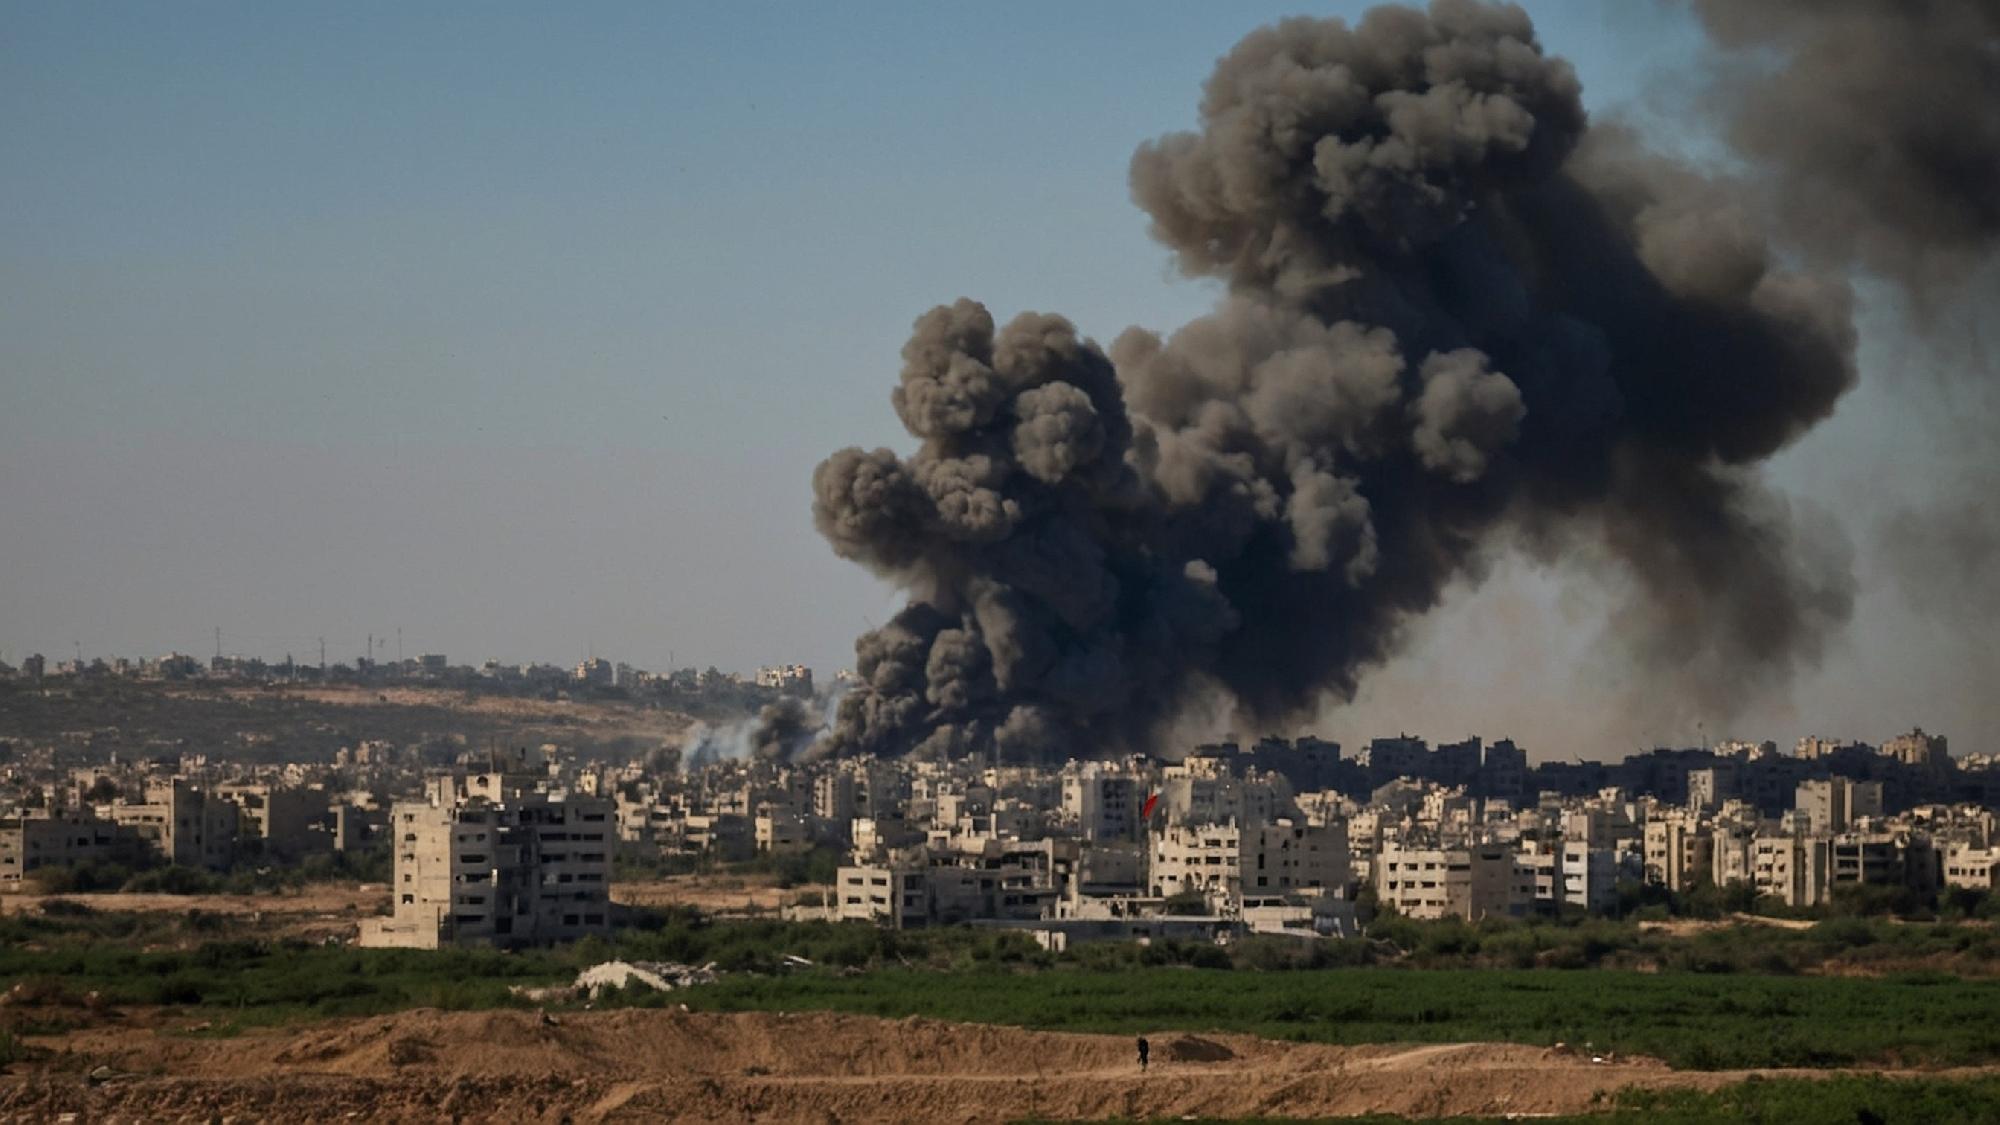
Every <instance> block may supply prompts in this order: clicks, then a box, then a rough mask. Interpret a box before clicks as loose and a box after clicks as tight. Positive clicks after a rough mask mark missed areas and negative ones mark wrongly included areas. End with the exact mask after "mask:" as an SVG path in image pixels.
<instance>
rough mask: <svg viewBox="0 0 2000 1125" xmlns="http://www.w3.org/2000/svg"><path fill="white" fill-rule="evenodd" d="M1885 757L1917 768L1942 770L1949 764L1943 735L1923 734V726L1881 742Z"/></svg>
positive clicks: (1948, 755) (1949, 760)
mask: <svg viewBox="0 0 2000 1125" xmlns="http://www.w3.org/2000/svg"><path fill="white" fill-rule="evenodd" d="M1882 753H1883V755H1884V756H1885V757H1890V758H1894V759H1896V760H1897V761H1899V762H1901V763H1903V764H1904V765H1906V766H1915V767H1917V768H1919V769H1925V770H1934V771H1943V770H1945V769H1948V768H1950V766H1951V754H1950V752H1949V751H1948V750H1947V749H1946V745H1945V737H1944V736H1943V735H1941V734H1925V733H1924V728H1922V727H1916V728H1913V729H1912V730H1911V731H1910V733H1908V734H1903V735H1898V736H1896V737H1895V738H1892V739H1890V740H1889V741H1887V742H1884V743H1883V744H1882Z"/></svg>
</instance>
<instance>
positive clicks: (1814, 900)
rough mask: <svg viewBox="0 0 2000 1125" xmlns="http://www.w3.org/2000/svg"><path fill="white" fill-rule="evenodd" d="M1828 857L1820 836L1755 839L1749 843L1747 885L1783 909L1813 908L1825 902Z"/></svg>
mask: <svg viewBox="0 0 2000 1125" xmlns="http://www.w3.org/2000/svg"><path fill="white" fill-rule="evenodd" d="M1831 855H1832V852H1831V850H1830V848H1829V847H1828V844H1827V841H1826V838H1825V837H1823V836H1757V837H1755V838H1754V839H1753V840H1752V841H1751V843H1750V879H1749V883H1750V886H1751V888H1752V889H1753V890H1755V891H1756V893H1757V894H1758V895H1760V896H1761V895H1771V896H1773V897H1775V898H1777V899H1778V900H1779V901H1781V902H1783V903H1784V904H1785V905H1786V906H1794V907H1797V906H1817V905H1818V904H1820V903H1821V902H1824V901H1825V900H1826V890H1827V882H1828V878H1829V870H1830V869H1829V862H1830V859H1831Z"/></svg>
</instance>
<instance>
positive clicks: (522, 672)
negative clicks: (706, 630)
mask: <svg viewBox="0 0 2000 1125" xmlns="http://www.w3.org/2000/svg"><path fill="white" fill-rule="evenodd" d="M375 644H376V642H375V641H374V639H373V638H370V639H369V641H368V642H366V647H367V648H369V649H371V650H372V649H373V648H374V647H375ZM111 679H130V680H147V681H188V680H209V681H215V682H224V683H412V684H431V685H441V686H447V687H466V688H478V687H482V686H483V687H494V688H524V687H525V688H557V687H565V686H581V687H588V688H609V689H615V690H619V691H626V692H644V691H648V690H662V691H665V690H673V689H681V690H688V689H698V688H703V687H714V686H718V685H741V684H745V683H752V684H755V685H757V686H760V687H766V688H771V689H774V690H779V691H784V692H788V693H798V694H803V695H810V694H812V690H813V674H812V669H811V668H808V667H806V666H805V665H803V664H776V665H770V666H768V667H763V668H759V669H757V672H756V674H755V675H754V676H751V677H745V676H742V675H740V674H738V673H735V672H724V671H721V670H719V669H716V668H714V667H709V668H693V667H688V668H677V669H675V670H673V671H670V672H649V671H647V670H646V669H644V668H637V667H634V666H633V665H631V664H627V663H625V662H623V661H617V662H614V661H610V660H606V659H604V658H603V657H598V656H593V657H590V658H588V659H585V660H583V661H580V662H578V663H577V664H575V665H573V666H572V665H563V664H542V663H528V664H503V663H501V662H500V661H497V660H488V661H486V662H484V663H482V664H479V665H477V666H474V665H470V664H453V663H451V661H450V660H449V659H448V658H446V656H445V655H444V654H443V653H435V652H431V653H424V654H423V655H421V656H416V657H412V658H409V659H399V660H393V661H390V660H374V659H370V658H368V657H356V658H355V659H354V660H353V661H351V662H345V663H341V662H336V663H333V664H328V663H327V662H326V659H325V654H324V649H323V648H322V651H321V655H320V659H319V661H318V662H317V663H314V662H311V661H306V660H298V659H294V658H293V657H292V656H290V655H287V656H286V657H285V658H284V659H282V660H264V659H261V658H257V657H245V656H224V655H223V654H222V653H221V652H217V653H216V654H215V655H214V656H213V657H211V658H209V659H208V660H206V661H204V660H202V659H200V658H198V657H195V656H191V655H189V654H187V653H184V652H170V653H168V654H166V655H165V656H158V657H145V658H137V659H134V658H129V657H123V656H117V657H111V658H109V659H106V658H104V657H96V658H93V659H90V660H85V659H84V658H83V657H82V656H81V655H79V656H77V657H75V658H73V659H69V660H64V661H60V662H58V663H55V664H50V663H49V660H48V658H47V657H45V656H43V655H42V654H41V653H35V654H33V655H31V656H28V657H26V658H24V659H23V660H22V661H21V663H20V665H19V666H18V667H16V666H14V665H11V664H8V663H7V662H6V661H4V660H0V682H7V681H13V682H19V683H28V684H42V683H47V682H51V681H70V682H90V681H99V680H111Z"/></svg>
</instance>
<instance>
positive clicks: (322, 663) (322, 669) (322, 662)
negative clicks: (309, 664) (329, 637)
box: [319, 637, 326, 680]
mask: <svg viewBox="0 0 2000 1125" xmlns="http://www.w3.org/2000/svg"><path fill="white" fill-rule="evenodd" d="M319 678H320V679H322V680H324V679H326V638H325V637H321V638H320V639H319Z"/></svg>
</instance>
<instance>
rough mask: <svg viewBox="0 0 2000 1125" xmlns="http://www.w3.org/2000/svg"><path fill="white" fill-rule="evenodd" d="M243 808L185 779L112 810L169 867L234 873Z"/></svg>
mask: <svg viewBox="0 0 2000 1125" xmlns="http://www.w3.org/2000/svg"><path fill="white" fill-rule="evenodd" d="M242 816H243V814H242V809H241V808H240V807H239V806H238V805H237V804H236V802H234V801H230V800H226V799H224V798H223V797H222V796H221V795H220V794H217V793H211V792H209V791H208V790H206V789H204V788H202V787H201V786H199V785H196V784H194V783H193V782H191V781H188V780H187V779H185V778H179V777H176V778H173V779H172V780H169V781H164V782H159V783H156V784H153V785H149V786H147V787H146V799H145V800H144V801H140V802H136V803H131V804H118V805H112V806H111V819H112V820H114V821H116V822H117V823H118V824H120V825H123V826H125V827H127V828H130V829H132V830H133V831H134V832H136V833H138V835H139V838H140V839H141V840H143V841H145V842H146V845H147V846H148V847H150V848H152V849H153V851H154V852H155V853H156V854H158V855H159V856H160V858H162V859H164V860H166V861H167V862H168V863H172V864H178V865H179V866H182V867H205V868H208V869H210V870H214V871H222V870H226V869H228V867H229V865H230V864H231V862H233V861H234V860H235V858H236V836H237V831H238V829H239V828H240V826H241V823H242Z"/></svg>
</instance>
